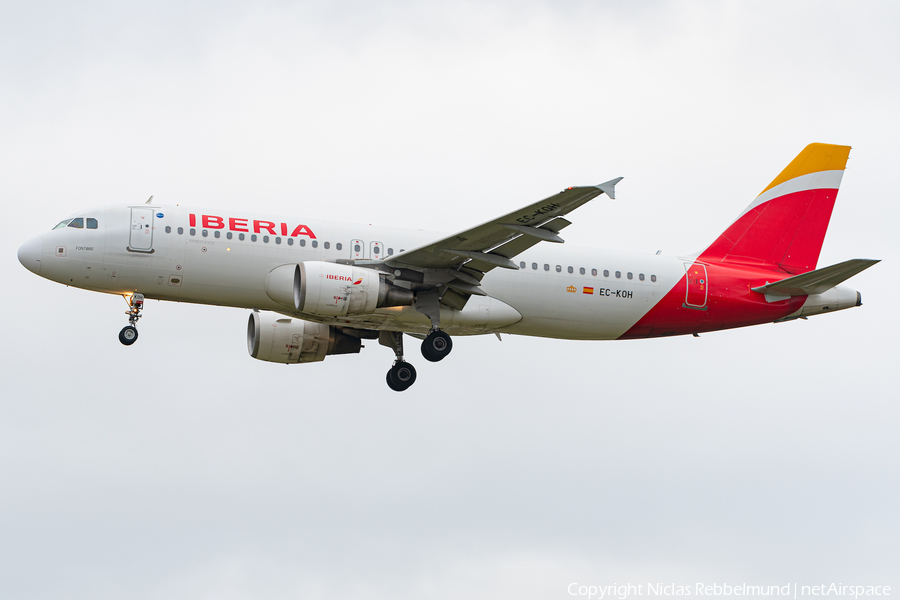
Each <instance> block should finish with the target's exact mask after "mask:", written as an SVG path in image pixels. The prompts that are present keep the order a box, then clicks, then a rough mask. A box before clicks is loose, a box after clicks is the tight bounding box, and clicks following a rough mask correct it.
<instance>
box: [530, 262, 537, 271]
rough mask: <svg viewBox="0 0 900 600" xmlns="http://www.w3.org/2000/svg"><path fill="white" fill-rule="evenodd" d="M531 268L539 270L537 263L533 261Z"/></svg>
mask: <svg viewBox="0 0 900 600" xmlns="http://www.w3.org/2000/svg"><path fill="white" fill-rule="evenodd" d="M531 268H532V269H534V270H535V271H537V263H531Z"/></svg>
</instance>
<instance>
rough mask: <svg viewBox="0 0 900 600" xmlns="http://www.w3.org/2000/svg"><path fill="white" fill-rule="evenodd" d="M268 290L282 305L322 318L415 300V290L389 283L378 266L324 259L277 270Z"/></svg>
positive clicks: (357, 312)
mask: <svg viewBox="0 0 900 600" xmlns="http://www.w3.org/2000/svg"><path fill="white" fill-rule="evenodd" d="M266 293H267V294H268V295H269V297H270V298H271V299H272V300H274V301H275V302H278V303H279V304H282V305H284V306H290V307H291V308H293V309H294V310H296V311H299V312H303V313H306V314H309V315H316V316H319V317H343V316H347V315H365V314H370V313H372V312H375V309H377V308H385V307H389V306H409V305H411V304H412V303H413V301H414V300H415V296H414V294H413V292H412V291H411V290H408V289H406V288H402V287H399V286H396V285H394V284H392V283H388V282H387V281H385V279H384V277H383V275H382V274H381V273H379V272H378V271H376V270H374V269H364V268H362V267H354V266H352V265H341V264H337V263H328V262H322V261H304V262H301V263H300V264H296V265H282V266H280V267H277V268H275V269H273V270H272V271H271V272H270V273H269V276H268V278H267V279H266Z"/></svg>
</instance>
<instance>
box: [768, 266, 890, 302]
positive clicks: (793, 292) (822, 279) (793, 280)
mask: <svg viewBox="0 0 900 600" xmlns="http://www.w3.org/2000/svg"><path fill="white" fill-rule="evenodd" d="M877 262H881V261H880V260H871V259H868V258H854V259H852V260H847V261H844V262H842V263H838V264H836V265H831V266H830V267H824V268H822V269H816V270H815V271H810V272H809V273H803V274H802V275H795V276H794V277H788V278H787V279H782V280H781V281H776V282H775V283H767V284H766V285H761V286H759V287H755V288H751V289H752V290H753V291H754V292H759V293H760V294H766V295H767V296H811V295H813V294H821V293H823V292H826V291H828V290H830V289H831V288H833V287H835V286H836V285H838V284H841V283H843V282H844V281H847V280H848V279H850V278H851V277H853V276H854V275H856V274H857V273H861V272H863V271H865V270H866V269H868V268H869V267H871V266H872V265H874V264H875V263H877Z"/></svg>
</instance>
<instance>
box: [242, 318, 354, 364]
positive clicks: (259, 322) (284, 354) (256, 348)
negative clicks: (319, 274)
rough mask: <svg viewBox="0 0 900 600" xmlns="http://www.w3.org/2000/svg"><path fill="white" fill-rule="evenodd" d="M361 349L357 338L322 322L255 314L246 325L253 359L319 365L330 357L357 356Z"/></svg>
mask: <svg viewBox="0 0 900 600" xmlns="http://www.w3.org/2000/svg"><path fill="white" fill-rule="evenodd" d="M361 347H362V343H361V341H360V339H359V338H358V337H356V336H352V335H348V334H346V333H343V332H342V331H340V330H339V329H337V328H335V327H331V326H330V325H323V324H321V323H310V322H308V321H301V320H299V319H289V318H287V317H279V316H278V315H275V314H272V313H258V312H256V311H254V312H252V313H250V321H249V322H248V323H247V349H248V350H249V351H250V356H252V357H253V358H256V359H259V360H265V361H268V362H277V363H284V364H291V363H308V362H318V361H320V360H325V357H326V356H328V355H329V354H357V353H359V349H360V348H361Z"/></svg>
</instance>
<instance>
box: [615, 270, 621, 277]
mask: <svg viewBox="0 0 900 600" xmlns="http://www.w3.org/2000/svg"><path fill="white" fill-rule="evenodd" d="M621 278H622V271H616V279H621Z"/></svg>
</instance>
